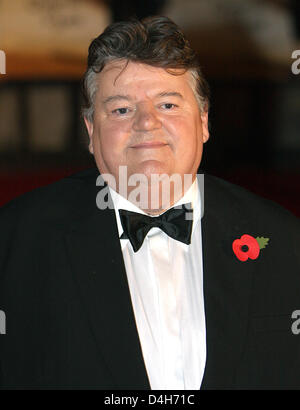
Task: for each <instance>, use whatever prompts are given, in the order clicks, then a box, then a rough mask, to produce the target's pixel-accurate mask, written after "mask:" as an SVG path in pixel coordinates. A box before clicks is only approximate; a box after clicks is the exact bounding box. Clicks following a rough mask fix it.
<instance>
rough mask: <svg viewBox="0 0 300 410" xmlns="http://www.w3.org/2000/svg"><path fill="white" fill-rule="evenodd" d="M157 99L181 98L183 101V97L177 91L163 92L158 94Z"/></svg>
mask: <svg viewBox="0 0 300 410" xmlns="http://www.w3.org/2000/svg"><path fill="white" fill-rule="evenodd" d="M156 97H179V98H181V99H183V95H182V94H180V93H179V92H177V91H163V92H161V93H159V94H157V95H156Z"/></svg>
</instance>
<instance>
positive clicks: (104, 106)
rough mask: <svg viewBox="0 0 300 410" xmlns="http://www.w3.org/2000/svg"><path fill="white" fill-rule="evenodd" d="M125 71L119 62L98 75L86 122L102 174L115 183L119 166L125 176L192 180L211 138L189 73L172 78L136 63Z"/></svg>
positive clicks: (122, 64)
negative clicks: (187, 176)
mask: <svg viewBox="0 0 300 410" xmlns="http://www.w3.org/2000/svg"><path fill="white" fill-rule="evenodd" d="M125 67H126V61H124V60H118V61H114V62H110V63H108V64H107V65H106V66H105V68H104V69H103V70H102V71H101V72H100V73H99V74H97V81H98V91H97V94H96V97H95V109H94V119H93V123H90V122H89V121H87V120H85V122H86V126H87V130H88V133H89V136H90V145H89V149H90V151H91V153H92V154H94V156H95V160H96V163H97V166H98V168H99V170H100V172H101V173H109V174H112V175H114V177H115V178H116V181H118V174H119V166H127V175H128V177H129V176H130V175H132V174H136V173H139V174H144V175H146V176H147V177H150V175H151V174H168V175H169V176H172V175H173V174H180V175H181V176H183V175H184V174H192V175H195V174H196V173H197V169H198V166H199V164H200V161H201V156H202V149H203V143H204V142H206V141H207V140H208V138H209V133H208V123H207V122H208V119H207V113H202V114H201V113H200V111H199V107H198V104H197V101H196V98H195V95H194V93H193V90H192V88H191V83H190V82H191V77H190V73H188V72H186V73H184V74H182V72H181V74H180V75H173V74H170V73H168V72H167V71H166V70H165V69H162V68H156V67H152V66H149V65H145V64H141V63H134V62H129V63H128V65H127V67H126V68H125ZM173 71H178V72H180V71H179V70H173Z"/></svg>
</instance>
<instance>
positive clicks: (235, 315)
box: [0, 17, 300, 390]
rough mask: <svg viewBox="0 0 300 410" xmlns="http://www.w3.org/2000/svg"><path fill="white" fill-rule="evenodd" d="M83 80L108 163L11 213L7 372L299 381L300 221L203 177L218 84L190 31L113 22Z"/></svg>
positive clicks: (106, 380) (280, 384)
mask: <svg viewBox="0 0 300 410" xmlns="http://www.w3.org/2000/svg"><path fill="white" fill-rule="evenodd" d="M84 94H85V105H84V109H83V114H84V120H85V123H86V127H87V130H88V134H89V149H90V151H91V153H92V154H93V155H94V157H95V162H96V165H97V167H96V168H95V169H89V170H86V171H83V172H80V173H77V174H75V175H72V176H70V177H68V178H65V179H63V180H61V181H59V182H57V183H55V184H51V185H49V186H47V187H43V188H39V189H37V190H34V191H33V192H30V193H28V194H25V195H23V196H22V197H20V198H17V199H15V200H13V201H11V202H10V203H9V204H7V205H6V206H5V207H3V209H2V210H1V213H0V224H1V225H0V226H1V239H0V241H1V246H0V309H1V310H3V311H4V312H5V314H6V321H7V324H6V334H5V335H1V336H0V343H1V345H0V386H1V388H4V389H5V388H52V389H60V388H71V389H80V388H90V389H174V390H194V389H199V388H201V389H265V388H268V389H287V388H294V389H297V388H299V387H300V342H299V340H300V339H299V337H300V336H297V332H295V331H293V321H295V319H297V317H295V312H296V311H297V310H299V309H300V269H299V267H300V260H299V221H298V220H297V218H295V217H294V216H293V215H292V214H290V213H289V212H288V211H286V210H284V209H283V208H281V207H280V206H279V205H276V204H275V203H272V202H271V201H267V200H265V199H262V198H259V197H257V196H256V195H254V194H252V193H250V192H248V191H246V190H244V189H243V188H241V187H238V186H235V185H232V184H230V183H228V182H226V181H223V180H221V179H219V178H216V177H213V176H210V175H207V174H206V173H202V174H201V175H198V177H197V170H198V167H199V165H200V161H201V157H202V150H203V144H204V143H205V142H206V141H207V140H208V138H209V131H208V89H207V85H206V82H205V80H204V78H203V76H202V74H201V72H200V70H199V67H198V61H197V58H196V55H195V53H194V52H193V50H192V49H191V48H190V46H189V44H188V42H187V40H186V38H185V37H184V35H183V33H182V32H181V31H180V29H179V28H178V27H177V26H176V25H175V24H174V23H173V22H172V21H170V20H169V19H167V18H164V17H153V18H148V19H145V20H143V21H134V20H132V21H128V22H122V23H114V24H112V25H110V26H109V27H108V28H107V29H106V30H105V31H104V33H102V34H101V35H100V36H99V37H97V38H96V39H95V40H93V42H92V43H91V45H90V48H89V57H88V67H87V71H86V74H85V78H84ZM175 175H176V176H177V177H179V180H181V181H183V180H186V181H188V183H187V184H185V185H181V189H177V188H176V187H175V185H176V184H175V183H173V182H172V183H169V182H170V181H171V180H172V177H174V176H175ZM153 176H158V177H159V178H160V179H159V178H158V179H153ZM187 176H188V177H190V178H186V179H185V177H187ZM137 180H138V181H139V187H138V191H137V186H136V185H135V184H134V181H137ZM165 182H166V183H167V185H166V184H165ZM168 183H169V185H168ZM166 186H167V187H168V195H164V193H165V188H166ZM153 188H155V189H156V190H154V189H153ZM154 191H155V192H154ZM137 192H138V194H137ZM294 329H295V326H294Z"/></svg>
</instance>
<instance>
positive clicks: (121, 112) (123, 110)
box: [112, 107, 129, 115]
mask: <svg viewBox="0 0 300 410" xmlns="http://www.w3.org/2000/svg"><path fill="white" fill-rule="evenodd" d="M128 112H129V108H124V107H123V108H117V109H115V110H113V111H112V113H113V114H118V115H124V114H128Z"/></svg>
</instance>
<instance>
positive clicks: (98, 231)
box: [66, 179, 150, 389]
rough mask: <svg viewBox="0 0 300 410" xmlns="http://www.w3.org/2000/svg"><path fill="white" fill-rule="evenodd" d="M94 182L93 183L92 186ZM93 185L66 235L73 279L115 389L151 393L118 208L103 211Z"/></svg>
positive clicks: (97, 189)
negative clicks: (136, 322)
mask: <svg viewBox="0 0 300 410" xmlns="http://www.w3.org/2000/svg"><path fill="white" fill-rule="evenodd" d="M95 182H96V179H95V180H94V184H95ZM97 192H99V188H96V186H95V185H94V186H93V188H90V189H89V191H88V192H87V193H86V194H85V195H84V197H85V202H86V203H90V204H91V203H92V204H93V207H92V208H91V209H86V210H85V212H84V215H86V216H85V217H83V218H82V219H80V220H79V221H77V222H76V223H74V224H73V227H72V229H71V230H70V231H69V232H68V233H67V234H66V242H67V251H68V255H69V258H70V262H71V266H72V271H73V272H74V279H75V281H76V283H77V285H78V288H79V294H80V296H81V299H82V303H83V305H84V308H85V311H86V314H87V318H88V321H89V323H90V327H91V331H92V334H93V335H94V337H95V339H96V343H97V345H98V346H99V354H100V355H101V356H102V359H103V360H104V362H105V363H106V365H107V368H108V372H109V373H110V376H111V378H112V380H113V383H114V386H115V388H117V389H118V388H121V389H132V387H133V386H134V387H135V388H136V389H150V385H149V381H148V378H147V373H146V369H145V365H144V361H143V356H142V351H141V347H140V343H139V337H138V332H137V328H136V324H135V320H134V312H133V309H132V304H131V298H130V291H129V287H128V283H127V276H126V271H125V267H124V263H123V255H122V251H121V247H120V241H119V238H118V230H117V224H116V219H115V211H114V209H106V210H99V209H98V208H97V207H96V204H95V199H96V194H97Z"/></svg>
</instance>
